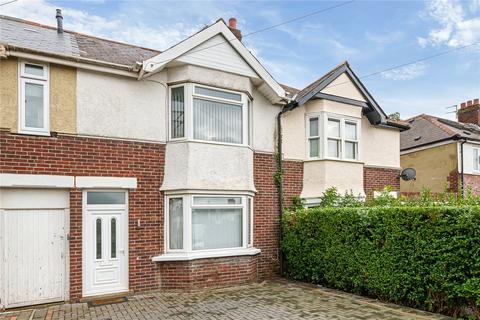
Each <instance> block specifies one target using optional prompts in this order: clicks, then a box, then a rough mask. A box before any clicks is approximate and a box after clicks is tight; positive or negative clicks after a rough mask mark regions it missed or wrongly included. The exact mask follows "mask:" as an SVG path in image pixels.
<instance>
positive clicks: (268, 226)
mask: <svg viewBox="0 0 480 320" xmlns="http://www.w3.org/2000/svg"><path fill="white" fill-rule="evenodd" d="M283 169H284V175H283V180H284V186H285V188H284V195H285V203H284V205H285V206H288V205H290V201H291V198H292V196H294V195H297V196H299V195H300V193H301V192H302V185H303V163H302V162H293V161H292V162H290V161H285V162H284V164H283ZM276 170H277V165H276V162H275V156H274V155H272V154H262V153H255V155H254V157H253V176H254V180H255V188H256V189H257V191H258V193H257V195H256V196H255V198H254V200H253V205H254V225H253V245H254V247H255V248H259V249H261V250H262V252H261V254H260V256H259V261H258V276H259V278H260V279H262V278H268V277H271V276H274V275H278V274H279V266H280V264H279V241H278V240H279V236H280V223H279V221H280V219H279V209H278V193H277V187H276V185H275V181H274V178H273V176H274V174H275V172H276Z"/></svg>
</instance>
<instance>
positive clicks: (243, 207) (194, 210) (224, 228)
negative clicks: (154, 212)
mask: <svg viewBox="0 0 480 320" xmlns="http://www.w3.org/2000/svg"><path fill="white" fill-rule="evenodd" d="M167 203H168V216H167V219H168V224H167V225H168V230H167V239H168V245H167V251H171V252H178V251H182V252H198V251H208V250H224V249H235V248H246V247H249V246H251V244H252V233H251V230H252V223H251V221H252V199H251V197H248V196H227V195H223V196H217V195H208V196H207V195H184V196H171V197H168V201H167ZM184 209H186V210H184Z"/></svg>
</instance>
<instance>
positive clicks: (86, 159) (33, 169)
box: [0, 131, 165, 299]
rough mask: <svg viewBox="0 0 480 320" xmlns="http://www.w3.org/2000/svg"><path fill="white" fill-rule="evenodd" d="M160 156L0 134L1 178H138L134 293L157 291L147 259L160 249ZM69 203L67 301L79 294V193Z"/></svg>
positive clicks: (132, 222)
mask: <svg viewBox="0 0 480 320" xmlns="http://www.w3.org/2000/svg"><path fill="white" fill-rule="evenodd" d="M164 154H165V146H164V145H161V144H154V143H142V142H128V141H118V140H108V139H97V138H81V137H71V136H62V135H59V136H58V137H56V138H54V137H38V136H25V135H15V134H10V133H8V132H5V131H1V132H0V172H1V173H17V174H55V175H73V176H116V177H136V178H137V184H138V187H137V189H135V190H131V191H130V192H129V254H130V255H129V259H130V260H129V268H130V272H129V273H130V279H129V281H130V289H133V290H135V291H145V290H151V289H155V288H157V287H158V283H157V282H156V281H155V269H156V266H155V264H154V263H153V262H152V261H151V257H152V256H154V255H157V254H158V253H159V252H160V250H161V248H163V227H162V226H163V197H162V196H161V194H160V192H159V188H160V185H161V183H162V181H163V168H164ZM70 201H71V203H70V224H71V225H70V235H71V240H70V296H71V299H77V298H80V297H81V292H82V195H81V191H80V190H76V189H74V190H71V192H70ZM137 220H140V221H141V227H137Z"/></svg>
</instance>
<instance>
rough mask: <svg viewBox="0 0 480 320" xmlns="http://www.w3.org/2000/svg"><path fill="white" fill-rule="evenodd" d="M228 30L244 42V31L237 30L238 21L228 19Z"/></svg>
mask: <svg viewBox="0 0 480 320" xmlns="http://www.w3.org/2000/svg"><path fill="white" fill-rule="evenodd" d="M228 28H229V29H230V31H232V33H233V34H234V35H235V37H237V39H238V40H240V41H242V31H240V30H238V29H237V19H235V18H233V17H232V18H230V19H228Z"/></svg>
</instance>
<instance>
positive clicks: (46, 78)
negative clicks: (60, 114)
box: [18, 61, 50, 136]
mask: <svg viewBox="0 0 480 320" xmlns="http://www.w3.org/2000/svg"><path fill="white" fill-rule="evenodd" d="M27 64H28V65H34V66H40V67H42V68H43V71H44V74H43V76H37V75H32V74H28V73H26V72H25V65H27ZM18 69H19V71H18V72H19V74H18V99H19V103H18V114H19V117H18V132H19V133H25V134H34V135H44V136H48V135H50V85H49V83H50V68H49V65H48V64H43V63H36V62H29V61H19V68H18ZM27 83H31V84H40V85H42V86H43V127H42V128H34V127H27V125H26V121H25V120H26V119H25V86H26V84H27Z"/></svg>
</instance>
